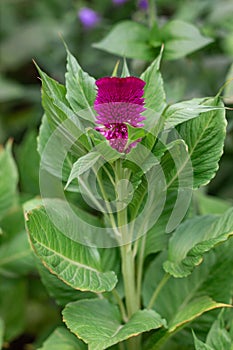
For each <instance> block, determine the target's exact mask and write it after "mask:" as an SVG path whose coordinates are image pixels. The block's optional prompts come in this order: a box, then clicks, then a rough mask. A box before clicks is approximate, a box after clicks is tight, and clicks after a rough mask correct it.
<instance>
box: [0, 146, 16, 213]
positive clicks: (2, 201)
mask: <svg viewBox="0 0 233 350" xmlns="http://www.w3.org/2000/svg"><path fill="white" fill-rule="evenodd" d="M11 145H12V143H11V142H10V141H9V142H8V143H7V145H6V148H5V149H4V148H2V147H1V146H0V179H1V182H0V220H1V219H2V218H3V217H4V215H5V214H6V213H7V211H8V210H9V209H10V208H11V206H12V205H13V204H14V203H15V201H16V187H17V182H18V173H17V168H16V165H15V161H14V159H13V157H12V152H11Z"/></svg>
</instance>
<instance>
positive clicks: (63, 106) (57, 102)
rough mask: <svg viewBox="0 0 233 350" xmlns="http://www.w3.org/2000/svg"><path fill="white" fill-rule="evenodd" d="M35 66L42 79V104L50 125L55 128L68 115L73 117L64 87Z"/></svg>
mask: <svg viewBox="0 0 233 350" xmlns="http://www.w3.org/2000/svg"><path fill="white" fill-rule="evenodd" d="M36 67H37V70H38V72H39V74H40V77H41V80H42V105H43V108H44V110H45V113H46V115H47V118H48V121H49V123H50V125H51V126H52V127H53V128H56V127H57V126H58V125H59V124H61V123H62V122H63V121H64V120H66V119H67V118H68V117H70V118H73V117H74V113H73V111H72V110H71V109H70V107H69V103H68V101H67V100H66V88H65V86H64V85H62V84H60V83H58V82H57V81H56V80H54V79H52V78H50V77H49V76H48V75H47V74H46V73H44V72H43V71H42V70H41V69H40V68H39V67H38V66H37V65H36Z"/></svg>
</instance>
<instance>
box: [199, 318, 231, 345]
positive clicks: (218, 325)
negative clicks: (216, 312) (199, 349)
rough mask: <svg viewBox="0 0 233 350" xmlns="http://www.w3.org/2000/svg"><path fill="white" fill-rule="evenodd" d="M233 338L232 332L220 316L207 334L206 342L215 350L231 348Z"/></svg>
mask: <svg viewBox="0 0 233 350" xmlns="http://www.w3.org/2000/svg"><path fill="white" fill-rule="evenodd" d="M220 316H221V314H220ZM232 340H233V339H231V336H230V333H228V332H227V330H226V328H225V327H224V322H223V320H221V317H218V319H217V320H216V321H215V322H214V323H213V325H212V327H211V329H210V331H209V333H208V335H207V339H206V344H207V345H209V346H210V347H211V348H212V349H213V350H231V349H232V345H233V343H232Z"/></svg>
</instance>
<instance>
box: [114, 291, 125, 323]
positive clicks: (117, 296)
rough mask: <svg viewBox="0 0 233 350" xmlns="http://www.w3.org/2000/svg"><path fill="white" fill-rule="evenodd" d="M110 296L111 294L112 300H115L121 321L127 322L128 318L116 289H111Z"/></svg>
mask: <svg viewBox="0 0 233 350" xmlns="http://www.w3.org/2000/svg"><path fill="white" fill-rule="evenodd" d="M112 294H113V296H114V298H115V299H116V301H117V304H118V305H119V308H120V311H121V315H122V319H123V321H124V322H127V321H128V317H127V315H126V310H125V306H124V304H123V301H122V300H121V297H120V295H119V294H118V291H117V290H116V289H113V290H112Z"/></svg>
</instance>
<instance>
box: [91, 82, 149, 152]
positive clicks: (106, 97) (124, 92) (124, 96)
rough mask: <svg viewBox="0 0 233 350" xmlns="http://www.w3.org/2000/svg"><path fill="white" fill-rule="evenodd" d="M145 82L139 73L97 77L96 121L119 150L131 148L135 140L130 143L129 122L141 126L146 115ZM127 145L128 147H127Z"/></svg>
mask: <svg viewBox="0 0 233 350" xmlns="http://www.w3.org/2000/svg"><path fill="white" fill-rule="evenodd" d="M145 84H146V83H145V82H144V81H143V80H141V79H139V78H136V77H127V78H116V77H111V78H110V77H106V78H101V79H99V80H97V81H96V85H97V87H98V92H97V97H96V100H95V103H94V108H95V110H96V112H97V113H98V115H97V118H96V123H97V124H100V125H101V126H99V127H97V128H96V130H98V131H100V132H101V134H102V135H104V137H106V139H107V140H109V143H110V146H111V147H112V148H115V149H116V150H117V151H119V152H124V151H125V152H129V150H130V149H131V148H132V147H134V146H136V144H137V142H139V141H140V140H137V141H136V142H132V143H131V144H128V141H130V140H128V129H127V124H126V123H128V124H130V125H132V126H133V127H141V126H143V124H142V123H141V122H142V121H143V120H144V119H145V117H143V116H142V115H141V113H142V112H143V111H144V110H145V108H144V107H143V105H144V98H143V97H142V96H143V94H144V86H145ZM126 145H127V147H126Z"/></svg>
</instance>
